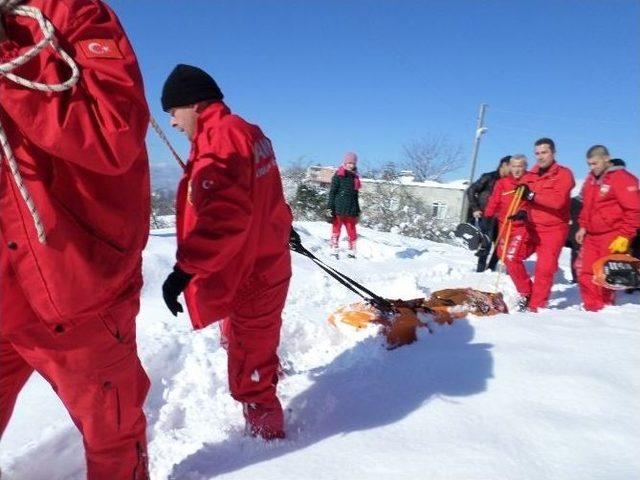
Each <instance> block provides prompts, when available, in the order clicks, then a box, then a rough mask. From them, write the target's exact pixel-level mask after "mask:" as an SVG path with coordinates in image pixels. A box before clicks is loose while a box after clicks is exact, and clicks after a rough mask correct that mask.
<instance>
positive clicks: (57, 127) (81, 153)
mask: <svg viewBox="0 0 640 480" xmlns="http://www.w3.org/2000/svg"><path fill="white" fill-rule="evenodd" d="M18 6H28V7H30V9H29V10H28V11H25V10H21V9H16V8H17V7H18ZM40 14H42V18H41V19H39V20H40V21H36V20H34V16H35V18H36V19H38V18H39V17H38V16H39V15H40ZM52 33H53V37H52V36H51V35H52ZM43 38H44V40H43V41H41V39H43ZM34 46H36V47H35V50H33V51H32V50H31V49H32V48H33V47H34ZM161 105H162V109H163V110H164V111H165V112H167V114H168V115H169V117H170V122H171V125H172V126H173V127H175V128H176V129H178V130H179V131H181V132H183V133H184V134H185V135H186V136H187V137H188V139H189V140H190V142H191V153H190V156H189V160H188V162H187V163H186V165H185V166H184V172H183V176H182V179H181V180H180V183H179V186H178V191H177V198H176V223H177V252H176V261H175V264H174V265H173V266H172V269H171V272H170V273H169V274H168V276H167V277H166V279H165V280H164V282H163V285H162V295H163V298H164V301H165V303H166V306H167V308H168V309H169V310H170V312H171V313H172V314H173V315H177V314H178V313H179V312H182V311H183V310H184V308H183V305H182V304H181V303H180V302H179V301H178V298H179V296H180V295H181V294H184V298H185V303H186V309H187V310H188V314H189V317H190V319H191V322H192V324H193V328H194V329H201V328H204V327H207V326H209V325H211V324H213V323H216V322H217V323H218V324H219V325H220V329H221V338H222V342H223V345H224V346H225V348H226V349H227V352H228V383H229V389H230V391H231V395H232V396H233V398H235V399H236V400H237V401H238V402H239V403H240V404H241V405H242V411H243V415H244V419H245V425H246V433H247V434H248V435H251V436H254V437H260V438H262V439H265V440H273V439H280V438H283V437H284V436H285V430H284V415H283V410H282V406H281V404H280V401H279V400H278V397H277V395H276V387H277V383H278V368H279V359H278V355H277V348H278V345H279V341H280V329H281V325H282V311H283V308H284V305H285V300H286V297H287V293H288V289H289V282H290V278H291V256H290V251H289V238H290V234H291V225H292V213H291V210H290V208H289V206H288V205H287V203H286V201H285V198H284V194H283V190H282V184H281V179H280V173H279V170H278V165H277V163H276V159H275V155H274V152H273V148H272V145H271V141H270V140H269V139H268V138H267V137H266V136H265V134H264V133H263V132H262V130H261V129H260V128H259V127H258V126H256V125H253V124H250V123H248V122H246V121H245V120H243V119H242V118H240V117H239V116H237V115H234V114H233V113H232V112H231V110H230V109H229V107H228V106H227V105H226V103H225V102H224V95H223V93H222V91H221V89H220V88H219V86H218V85H217V83H216V82H215V80H214V79H213V78H212V77H211V76H210V75H209V74H207V73H206V72H204V71H203V70H201V69H200V68H197V67H194V66H190V65H184V64H179V65H177V66H176V67H175V68H174V69H173V71H172V72H171V73H170V74H169V75H168V77H167V79H166V81H165V83H164V86H163V89H162V96H161ZM149 121H150V115H149V109H148V106H147V102H146V99H145V94H144V89H143V79H142V75H141V72H140V69H139V67H138V61H137V59H136V56H135V53H134V51H133V48H132V47H131V45H130V43H129V40H128V39H127V36H126V34H125V33H124V31H123V30H122V27H121V24H120V22H119V20H118V19H117V17H116V15H115V14H114V13H113V11H112V10H111V9H110V8H109V7H108V6H107V5H106V4H105V3H103V2H102V1H100V0H65V1H58V0H24V1H20V0H0V212H1V214H0V372H1V373H0V434H1V433H2V432H4V431H5V428H6V426H7V424H8V422H9V420H10V418H11V414H12V411H13V409H14V405H15V403H16V400H17V398H18V395H19V393H20V391H21V390H22V388H23V387H24V385H25V384H26V382H27V380H28V379H29V377H30V376H31V374H32V373H33V372H34V371H36V372H38V373H40V374H41V375H42V377H44V378H45V379H46V380H47V381H48V382H49V383H50V384H51V386H52V388H53V389H54V391H55V392H56V394H57V395H58V396H59V397H60V399H61V400H62V402H63V403H64V406H65V407H66V409H67V410H68V412H69V414H70V416H71V418H72V419H73V422H74V423H75V425H76V426H77V428H78V430H79V431H80V432H81V434H82V437H83V445H84V448H85V456H86V463H87V477H88V479H90V480H124V479H127V480H148V479H149V471H148V456H147V438H146V418H145V414H144V412H143V405H144V403H145V399H146V397H147V393H148V391H149V387H150V381H149V378H148V377H147V374H146V373H145V371H144V369H143V367H142V364H141V362H140V359H139V357H138V350H137V341H136V323H135V319H136V316H137V314H138V312H139V308H140V292H141V288H142V283H143V278H142V251H143V249H144V247H145V244H146V242H147V238H148V233H149V215H150V211H149V210H150V185H149V165H148V158H147V151H146V146H145V135H146V132H147V127H148V125H149ZM535 155H536V159H537V164H536V165H535V166H534V167H533V169H531V170H530V171H526V168H527V164H526V158H525V157H524V156H523V155H514V156H512V157H510V158H509V159H508V160H504V159H503V160H504V161H502V162H501V167H500V171H499V172H498V173H497V174H495V175H492V176H491V178H490V179H488V180H487V179H485V180H482V181H483V182H485V184H483V186H482V187H481V188H480V187H478V186H476V187H474V189H472V191H473V192H475V193H473V195H472V205H474V213H473V215H474V217H476V218H477V219H478V221H483V222H484V221H486V223H487V224H489V223H491V222H489V218H491V217H493V218H496V219H497V226H496V227H487V228H494V229H495V230H496V231H499V230H501V228H502V227H503V226H504V222H505V217H507V219H510V220H512V222H513V223H511V231H510V235H509V241H508V242H504V238H505V237H504V236H501V237H500V239H499V241H498V249H497V253H496V255H497V257H500V256H501V255H502V252H503V251H506V255H505V256H504V258H505V264H506V265H507V270H508V272H509V274H510V275H511V277H512V278H513V280H514V283H515V284H516V287H517V289H518V291H519V292H520V294H521V295H522V297H523V299H524V300H523V305H525V306H526V307H527V308H529V310H531V311H537V310H538V309H540V308H543V307H544V306H545V305H546V304H547V300H548V297H549V290H550V288H551V284H552V282H553V275H554V273H555V271H556V269H557V267H558V255H559V253H560V249H561V248H562V246H563V245H564V244H565V241H566V238H567V232H568V230H569V205H570V198H569V196H570V191H571V189H572V188H573V185H574V180H573V175H572V174H571V171H570V170H569V169H567V168H565V167H562V166H561V165H559V164H558V163H557V162H556V161H555V145H554V143H553V141H551V140H550V139H540V140H539V141H537V142H536V144H535ZM587 161H588V163H589V167H590V169H591V174H590V176H589V178H588V179H587V181H586V182H585V186H584V188H583V194H582V197H583V204H584V206H583V208H582V212H581V213H580V219H579V227H580V228H579V230H578V231H577V232H576V235H575V238H576V242H577V243H578V244H581V251H580V257H579V258H578V260H577V265H578V272H579V273H578V276H579V282H580V288H581V292H582V295H583V299H584V303H585V308H587V309H588V310H598V309H600V308H602V307H603V306H604V305H606V304H609V303H611V302H612V301H613V298H612V296H611V295H610V294H609V293H607V292H604V291H603V290H602V289H600V288H598V287H597V286H594V285H593V284H592V283H591V282H590V276H591V273H590V266H591V264H592V263H593V262H594V260H595V259H597V258H598V257H599V256H602V255H603V254H605V253H607V252H609V251H613V252H624V251H627V250H628V249H629V246H630V242H631V240H632V238H633V237H634V236H635V232H636V229H637V228H638V227H639V226H640V225H639V222H638V220H639V218H640V201H639V196H638V195H639V194H638V180H637V179H636V178H635V177H634V176H633V175H631V174H630V173H629V172H627V171H626V170H625V169H624V167H622V166H614V165H613V164H612V161H611V159H610V158H609V152H608V151H607V149H606V148H605V147H603V146H594V147H592V148H591V149H589V152H588V154H587ZM356 165H357V156H356V155H355V154H354V153H348V154H347V155H346V156H345V158H344V161H343V164H342V166H341V167H340V168H339V169H338V171H337V172H336V174H335V176H334V178H333V181H332V184H331V190H330V195H329V201H328V214H329V215H330V216H331V217H332V234H331V244H332V246H333V247H334V248H337V245H338V241H339V236H340V232H341V229H342V226H345V227H346V230H347V235H348V241H349V255H350V256H355V255H356V241H357V233H356V223H357V218H358V216H359V214H360V205H359V201H358V191H359V189H360V179H359V177H358V174H357V168H356ZM498 177H501V178H500V179H498ZM483 178H484V177H483ZM518 189H519V190H518ZM516 191H518V192H520V193H519V194H518V195H520V196H521V201H519V202H518V209H517V211H510V210H509V206H513V205H514V204H513V203H512V200H513V198H514V195H516ZM489 192H491V193H489ZM474 202H475V203H474ZM511 210H513V209H511ZM501 226H502V227H501ZM533 252H535V253H537V263H536V271H535V280H534V281H533V282H532V281H531V280H530V278H529V277H528V275H527V272H526V270H525V268H524V265H523V261H524V259H526V258H527V257H528V256H529V255H530V254H531V253H533ZM494 264H495V260H494V261H490V266H493V265H494Z"/></svg>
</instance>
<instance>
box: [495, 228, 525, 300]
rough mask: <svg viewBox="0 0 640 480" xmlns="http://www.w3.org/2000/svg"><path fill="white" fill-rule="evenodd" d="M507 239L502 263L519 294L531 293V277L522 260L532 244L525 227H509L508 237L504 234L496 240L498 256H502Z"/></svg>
mask: <svg viewBox="0 0 640 480" xmlns="http://www.w3.org/2000/svg"><path fill="white" fill-rule="evenodd" d="M506 241H508V242H509V244H508V247H507V253H506V254H505V256H504V264H505V266H506V267H507V273H508V274H509V276H510V277H511V280H512V281H513V284H514V285H515V287H516V290H517V291H518V293H519V294H520V295H524V296H530V295H531V279H530V278H529V274H528V273H527V269H526V268H525V266H524V261H525V260H526V259H527V258H528V257H529V256H530V255H531V254H532V253H533V245H532V243H531V241H530V239H529V234H528V232H527V229H526V227H524V226H518V227H513V228H512V229H511V233H510V235H509V238H508V239H507V238H506V236H505V234H503V236H502V237H501V238H500V241H499V242H498V257H499V258H503V257H502V254H503V250H504V244H505V242H506Z"/></svg>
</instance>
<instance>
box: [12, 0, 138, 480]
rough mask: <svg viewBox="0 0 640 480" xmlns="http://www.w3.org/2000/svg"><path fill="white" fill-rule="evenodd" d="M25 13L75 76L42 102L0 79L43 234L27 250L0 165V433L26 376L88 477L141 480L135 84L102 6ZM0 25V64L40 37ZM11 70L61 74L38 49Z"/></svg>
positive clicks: (81, 0) (44, 4)
mask: <svg viewBox="0 0 640 480" xmlns="http://www.w3.org/2000/svg"><path fill="white" fill-rule="evenodd" d="M26 5H28V6H31V7H36V8H38V9H40V10H41V11H42V12H43V14H44V16H45V17H46V18H48V19H49V20H50V21H51V22H52V23H53V25H54V26H55V28H56V37H57V39H58V42H59V44H60V46H61V48H62V49H64V50H65V51H66V52H67V53H69V54H70V55H71V56H72V57H73V58H74V60H75V61H76V63H77V64H78V66H79V69H80V79H79V81H78V83H77V84H76V85H75V86H73V87H72V88H71V89H70V90H66V91H63V92H59V93H43V92H39V91H34V90H32V89H29V88H26V87H24V86H20V85H17V84H15V83H13V82H11V81H10V80H9V79H7V78H6V77H2V76H0V124H1V125H2V127H3V128H4V130H5V131H6V133H7V136H8V139H9V144H10V146H11V148H12V150H13V152H14V156H15V158H16V160H17V162H18V164H19V170H20V171H21V173H22V176H23V178H24V181H25V184H26V186H27V188H28V190H29V191H30V193H31V195H32V197H33V200H34V202H35V205H36V208H37V209H38V211H39V213H40V215H41V217H42V221H43V224H44V228H45V232H46V235H47V243H46V244H41V243H39V241H38V238H37V235H36V230H35V227H34V222H33V221H32V218H31V215H30V214H29V212H28V210H27V207H26V205H25V203H24V201H23V200H22V198H21V196H20V195H19V193H18V190H17V186H16V183H15V180H14V177H13V176H12V174H11V173H10V171H9V168H8V165H7V161H6V159H5V158H1V159H0V165H1V167H0V211H1V212H2V214H1V215H0V371H1V372H2V376H1V377H0V432H2V431H4V429H5V427H6V425H7V423H8V421H9V418H10V416H11V412H12V410H13V406H14V404H15V401H16V397H17V395H18V393H19V392H20V390H21V388H22V386H23V385H24V384H25V382H26V381H27V379H28V378H29V376H30V375H31V373H32V372H33V371H34V370H36V371H38V372H39V373H40V374H42V376H43V377H44V378H45V379H47V380H48V381H49V383H50V384H51V385H52V387H53V389H54V390H55V391H56V393H57V394H58V395H59V397H60V398H61V399H62V402H63V403H64V405H65V406H66V408H67V409H68V411H69V413H70V415H71V417H72V419H73V421H74V422H75V424H76V425H77V427H78V429H79V430H80V431H81V433H82V435H83V439H84V445H85V451H86V458H87V472H88V478H89V479H91V480H108V479H109V480H111V479H120V478H127V479H133V478H135V479H146V478H147V467H146V463H147V462H146V437H145V428H146V421H145V417H144V414H143V411H142V404H143V403H144V399H145V397H146V394H147V390H148V388H149V380H148V378H147V376H146V374H145V372H144V370H143V369H142V366H141V365H140V361H139V359H138V356H137V350H136V340H135V316H136V314H137V312H138V307H139V294H140V288H141V285H142V274H141V258H142V257H141V252H142V249H143V248H144V245H145V243H146V240H147V235H148V226H149V172H148V161H147V153H146V149H145V144H144V138H145V133H146V130H147V125H148V121H149V113H148V109H147V105H146V101H145V97H144V92H143V85H142V78H141V75H140V71H139V68H138V64H137V61H136V58H135V55H134V52H133V50H132V48H131V45H130V44H129V41H128V40H127V38H126V36H125V34H124V32H123V31H122V28H121V27H120V24H119V23H118V20H117V19H116V17H115V15H114V14H113V12H112V11H111V10H110V9H109V8H108V7H107V6H105V5H104V4H102V3H100V2H96V1H88V0H66V1H64V2H63V1H53V0H50V1H49V0H31V1H28V2H26ZM3 20H4V21H5V25H6V30H7V35H8V38H9V40H8V41H5V42H2V43H0V62H5V61H8V60H9V59H12V58H15V56H16V55H17V54H20V53H21V52H23V51H24V50H25V49H27V47H29V46H32V45H33V44H35V43H36V42H37V41H39V40H40V39H41V38H42V32H40V29H39V27H38V24H37V22H35V21H34V20H33V19H30V18H25V17H16V16H14V15H5V16H4V18H3ZM13 73H15V74H17V75H19V76H21V77H25V78H28V79H31V80H35V81H40V82H45V83H48V84H52V83H59V82H60V81H62V80H66V79H67V78H68V77H69V73H68V69H67V68H66V67H65V66H64V63H63V62H62V61H61V60H60V58H59V57H58V54H57V53H56V52H55V51H54V50H53V49H51V48H50V47H47V48H45V49H44V50H43V51H42V52H41V53H40V54H39V56H38V57H37V59H34V60H31V61H29V62H28V63H26V64H25V65H23V66H21V67H19V68H16V69H15V70H14V71H13ZM0 151H1V150H0ZM52 476H55V474H54V473H53V472H52Z"/></svg>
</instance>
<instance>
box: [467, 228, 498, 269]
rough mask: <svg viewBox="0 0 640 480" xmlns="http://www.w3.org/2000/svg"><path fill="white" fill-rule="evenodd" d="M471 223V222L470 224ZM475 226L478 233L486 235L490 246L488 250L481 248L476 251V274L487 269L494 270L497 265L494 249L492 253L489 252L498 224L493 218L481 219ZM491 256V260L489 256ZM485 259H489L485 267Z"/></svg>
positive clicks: (493, 242) (494, 239)
mask: <svg viewBox="0 0 640 480" xmlns="http://www.w3.org/2000/svg"><path fill="white" fill-rule="evenodd" d="M472 223H473V222H472ZM477 226H478V227H479V228H480V231H481V232H482V233H484V234H485V235H487V236H488V237H489V238H490V239H491V242H492V244H491V245H489V246H488V248H481V249H480V250H478V253H476V255H477V256H478V266H477V267H476V272H484V271H485V270H486V269H487V268H488V269H489V270H495V269H496V265H498V253H497V251H496V248H493V253H492V252H491V249H492V246H493V244H495V241H496V238H497V236H498V222H496V221H495V219H493V218H482V219H480V221H479V222H478V223H477ZM490 254H491V258H489V255H490ZM487 259H489V264H488V265H487Z"/></svg>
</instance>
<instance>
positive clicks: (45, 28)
mask: <svg viewBox="0 0 640 480" xmlns="http://www.w3.org/2000/svg"><path fill="white" fill-rule="evenodd" d="M18 3H19V2H17V1H15V0H9V1H7V0H0V13H3V14H8V15H16V16H22V17H29V18H32V19H34V20H36V21H37V22H38V24H39V26H40V30H41V31H42V35H43V37H42V40H40V41H39V42H38V43H36V44H35V45H34V46H33V47H31V48H30V49H29V50H27V51H26V52H25V53H23V54H22V55H20V56H18V57H16V58H14V59H11V60H9V61H8V62H6V63H0V77H5V78H6V79H7V80H11V81H12V82H14V83H16V84H18V85H20V86H23V87H26V88H28V89H31V90H38V91H41V92H62V91H65V90H68V89H70V88H72V87H73V86H74V85H75V84H76V83H77V82H78V79H79V78H80V71H79V70H78V66H77V65H76V63H75V62H74V60H73V59H72V58H71V56H69V54H67V52H65V51H64V50H63V49H62V48H60V46H59V45H58V42H57V41H56V38H55V30H54V27H53V25H52V24H51V22H50V21H49V20H47V19H46V18H45V17H44V15H43V14H42V12H41V11H40V10H39V9H37V8H35V7H26V6H22V7H20V6H16V5H17V4H18ZM47 45H51V48H53V50H55V51H56V53H58V55H60V58H62V60H64V62H65V63H66V64H67V65H68V66H69V68H70V69H71V76H70V77H69V79H68V80H66V81H64V82H62V83H58V84H46V83H40V82H34V81H31V80H28V79H26V78H23V77H19V76H18V75H15V74H13V73H11V72H12V71H13V70H15V69H16V68H18V67H19V66H20V65H23V64H25V63H27V62H28V61H29V60H31V59H32V58H34V57H35V56H37V55H38V54H39V53H40V52H41V51H42V50H43V49H44V48H45V47H46V46H47ZM0 146H1V147H2V152H3V153H4V159H5V160H6V162H7V164H8V166H9V170H10V171H11V175H12V177H13V180H14V182H15V184H16V186H17V187H18V190H19V192H20V195H21V196H22V200H23V201H24V203H25V204H26V206H27V208H28V209H29V213H30V214H31V218H32V219H33V224H34V226H35V229H36V232H37V234H38V241H39V242H40V243H41V244H43V245H44V244H46V243H47V237H46V234H45V230H44V225H43V223H42V219H41V217H40V213H39V212H38V209H37V208H36V205H35V203H34V201H33V197H32V196H31V193H30V192H29V190H28V188H27V186H26V185H25V184H24V180H23V179H22V175H21V173H20V169H19V168H18V162H17V161H16V158H15V156H14V154H13V150H12V149H11V146H10V145H9V139H8V138H7V134H6V132H5V130H4V128H3V127H2V124H1V123H0ZM2 163H3V162H2V158H0V170H1V169H2Z"/></svg>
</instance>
